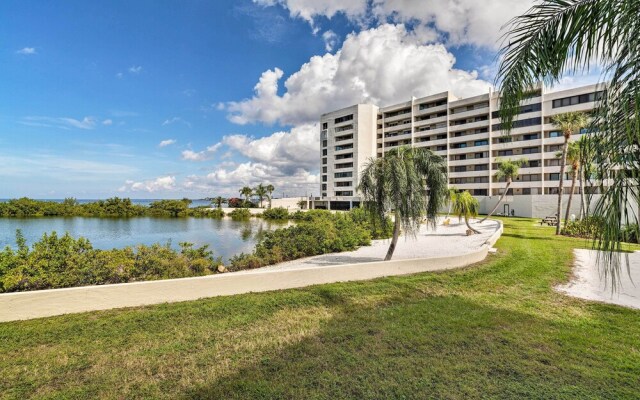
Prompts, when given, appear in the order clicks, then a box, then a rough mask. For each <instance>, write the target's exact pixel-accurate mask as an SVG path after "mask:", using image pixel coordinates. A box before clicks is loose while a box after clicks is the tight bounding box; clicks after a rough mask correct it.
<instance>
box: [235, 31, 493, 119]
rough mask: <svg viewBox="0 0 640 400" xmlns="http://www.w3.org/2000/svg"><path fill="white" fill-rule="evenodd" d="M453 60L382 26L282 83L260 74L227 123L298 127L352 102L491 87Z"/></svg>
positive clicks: (276, 72)
mask: <svg viewBox="0 0 640 400" xmlns="http://www.w3.org/2000/svg"><path fill="white" fill-rule="evenodd" d="M454 63H455V57H454V56H453V55H452V54H451V53H449V52H448V51H447V49H446V48H445V47H444V46H443V45H441V44H430V45H425V44H422V43H421V42H420V40H419V38H417V37H416V35H415V34H414V33H412V32H408V31H407V30H406V29H405V27H404V25H390V24H386V25H382V26H380V27H378V28H374V29H369V30H364V31H361V32H359V33H357V34H355V33H354V34H350V35H348V36H347V38H346V39H345V41H344V43H343V44H342V48H341V49H340V50H339V51H337V52H336V54H330V53H327V54H325V55H323V56H314V57H312V58H311V59H310V60H309V61H308V62H307V63H305V64H304V65H302V67H301V68H300V70H298V71H296V72H294V73H293V74H292V75H291V76H289V77H288V78H287V79H286V81H285V82H284V86H285V89H286V91H285V92H284V94H283V95H279V94H278V84H279V81H280V79H281V78H282V77H283V75H284V73H283V71H282V70H280V69H279V68H274V69H273V70H268V71H265V72H263V74H262V76H261V77H260V80H259V82H258V83H257V84H256V86H255V88H254V89H255V95H254V96H253V97H252V98H251V99H247V100H242V101H237V102H228V103H226V105H225V108H226V109H227V111H229V113H230V115H229V119H230V120H231V121H232V122H234V123H237V124H247V123H254V122H266V123H276V122H278V123H281V124H292V125H296V124H300V123H309V122H313V121H317V120H318V118H319V116H320V115H321V114H322V113H325V112H328V111H331V110H335V109H339V108H341V107H346V106H349V105H352V104H356V103H374V104H378V105H380V106H384V105H388V104H393V103H397V102H401V101H406V100H409V99H410V98H411V96H416V97H421V96H425V95H428V94H432V93H437V92H442V91H446V90H451V91H452V92H453V93H455V94H456V95H457V96H460V97H466V96H473V95H476V94H480V93H485V92H486V91H487V90H488V88H489V86H490V84H489V83H488V82H486V81H483V80H480V79H478V76H477V75H478V74H477V73H476V72H475V71H472V72H467V71H463V70H460V69H455V68H453V65H454Z"/></svg>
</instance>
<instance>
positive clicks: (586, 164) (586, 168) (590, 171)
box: [578, 136, 594, 219]
mask: <svg viewBox="0 0 640 400" xmlns="http://www.w3.org/2000/svg"><path fill="white" fill-rule="evenodd" d="M578 146H579V149H580V154H579V164H580V168H579V170H578V177H579V179H580V219H582V218H585V217H586V216H588V215H589V204H590V203H591V202H590V201H587V199H586V198H585V195H584V182H585V181H589V182H590V183H591V184H592V176H593V175H594V165H593V163H592V161H591V160H592V159H593V156H594V154H593V148H592V147H591V146H590V142H589V140H587V137H586V136H583V137H581V138H580V140H579V141H578ZM590 198H591V196H589V199H590Z"/></svg>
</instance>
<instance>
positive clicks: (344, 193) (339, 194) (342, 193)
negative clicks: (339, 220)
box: [336, 190, 353, 196]
mask: <svg viewBox="0 0 640 400" xmlns="http://www.w3.org/2000/svg"><path fill="white" fill-rule="evenodd" d="M336 196H353V191H351V190H348V191H343V192H336Z"/></svg>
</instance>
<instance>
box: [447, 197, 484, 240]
mask: <svg viewBox="0 0 640 400" xmlns="http://www.w3.org/2000/svg"><path fill="white" fill-rule="evenodd" d="M479 209H480V204H479V203H478V200H477V199H476V198H475V197H473V196H472V195H471V193H469V191H467V190H465V191H464V192H462V193H458V194H456V196H455V199H454V201H453V213H454V214H456V215H457V216H458V218H462V217H464V223H465V224H467V228H469V230H470V231H471V232H473V233H480V231H478V230H476V229H474V228H473V227H471V225H469V218H473V217H477V216H478V210H479Z"/></svg>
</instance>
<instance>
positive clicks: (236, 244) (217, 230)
mask: <svg viewBox="0 0 640 400" xmlns="http://www.w3.org/2000/svg"><path fill="white" fill-rule="evenodd" d="M287 224H288V223H287V222H284V223H283V222H271V221H265V220H262V219H256V218H252V219H250V220H248V221H234V220H232V219H230V218H223V219H210V218H149V217H139V218H82V217H70V218H64V217H43V218H0V248H4V247H5V246H7V245H8V246H11V247H15V232H16V229H20V230H22V234H23V235H24V237H25V239H26V240H27V243H28V244H29V245H31V244H33V243H34V242H35V241H38V240H39V239H40V238H41V237H42V234H43V233H45V232H47V233H49V232H52V231H56V232H57V233H58V234H59V235H62V234H64V233H65V232H69V234H70V235H71V236H73V237H75V238H77V237H80V236H84V237H86V238H88V239H89V240H90V241H91V243H92V244H93V247H95V248H98V249H112V248H122V247H126V246H134V245H137V244H146V245H150V244H153V243H161V244H165V243H167V241H171V244H172V247H174V248H178V243H180V242H191V243H194V244H195V245H196V246H201V245H204V244H208V245H209V248H210V249H211V250H213V252H214V256H216V257H218V256H221V257H222V258H223V260H224V261H225V262H226V261H228V259H229V258H230V257H231V256H233V255H235V254H239V253H242V252H244V253H249V252H251V251H253V248H254V246H255V244H256V242H257V241H258V240H259V239H260V237H261V235H262V234H263V233H264V232H265V231H269V230H274V229H277V228H280V227H284V226H287Z"/></svg>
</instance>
